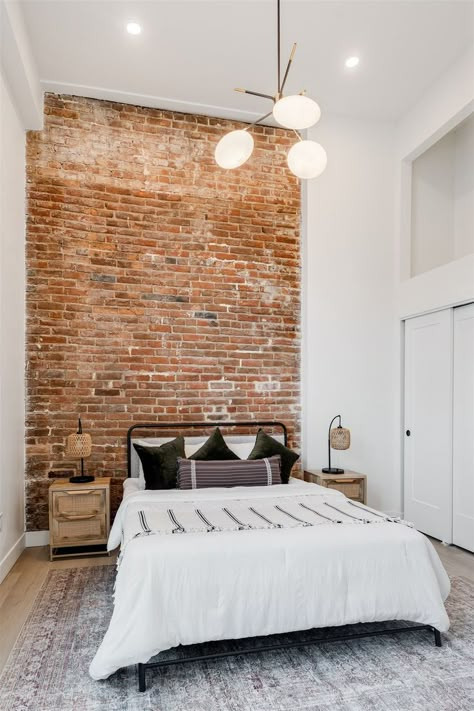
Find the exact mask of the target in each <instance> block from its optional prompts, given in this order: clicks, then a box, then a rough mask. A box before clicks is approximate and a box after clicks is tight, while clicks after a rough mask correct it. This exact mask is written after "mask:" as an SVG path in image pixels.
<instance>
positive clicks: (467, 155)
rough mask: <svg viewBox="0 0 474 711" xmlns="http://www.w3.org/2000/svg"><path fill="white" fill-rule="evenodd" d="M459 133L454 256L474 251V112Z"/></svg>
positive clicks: (457, 138)
mask: <svg viewBox="0 0 474 711" xmlns="http://www.w3.org/2000/svg"><path fill="white" fill-rule="evenodd" d="M454 133H455V138H456V141H455V147H454V150H455V155H454V166H455V170H454V256H455V258H459V257H465V256H466V255H468V254H472V253H473V252H474V114H473V115H471V116H470V118H468V119H467V120H466V121H464V123H462V124H461V126H460V127H459V128H458V129H457V130H456V131H455V132H454Z"/></svg>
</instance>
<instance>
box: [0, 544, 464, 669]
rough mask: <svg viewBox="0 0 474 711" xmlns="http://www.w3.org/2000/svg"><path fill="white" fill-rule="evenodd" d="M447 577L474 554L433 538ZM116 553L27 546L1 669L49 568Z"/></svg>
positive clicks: (5, 608)
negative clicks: (70, 553) (77, 553)
mask: <svg viewBox="0 0 474 711" xmlns="http://www.w3.org/2000/svg"><path fill="white" fill-rule="evenodd" d="M433 544H434V546H435V548H436V550H437V551H438V554H439V556H440V558H441V560H442V561H443V564H444V566H445V568H446V571H447V573H448V575H449V576H450V577H454V576H457V575H462V576H464V577H465V578H469V579H470V580H472V581H473V582H474V554H472V553H468V552H467V551H464V550H462V549H461V548H456V547H455V546H443V545H442V544H441V543H439V542H438V541H434V540H433ZM114 564H115V556H111V557H108V556H95V557H91V558H69V559H64V560H55V561H53V562H50V560H49V554H48V547H47V546H43V547H41V548H26V549H25V550H24V551H23V553H22V554H21V556H20V558H19V559H18V560H17V562H16V563H15V565H14V566H13V568H12V569H11V571H10V572H9V574H8V575H7V577H6V578H5V580H4V581H3V583H2V584H1V585H0V671H1V669H3V667H4V665H5V662H6V661H7V658H8V655H9V654H10V651H11V649H12V647H13V645H14V643H15V640H16V638H17V636H18V634H19V633H20V630H21V628H22V626H23V624H24V622H25V620H26V618H27V617H28V613H29V612H30V610H31V607H32V605H33V602H34V600H35V598H36V595H37V593H38V591H39V590H40V588H41V586H42V585H43V582H44V580H45V578H46V575H47V574H48V571H49V570H54V569H58V568H75V567H78V568H79V567H82V566H93V565H114Z"/></svg>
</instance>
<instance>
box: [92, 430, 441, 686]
mask: <svg viewBox="0 0 474 711" xmlns="http://www.w3.org/2000/svg"><path fill="white" fill-rule="evenodd" d="M211 424H213V423H185V424H183V423H181V424H179V423H178V424H177V423H171V424H170V423H168V424H160V425H156V424H146V425H143V424H141V425H135V426H133V427H131V428H130V430H129V432H128V436H127V451H128V474H129V478H128V479H127V481H126V482H125V484H124V498H123V501H122V503H121V505H120V508H119V510H118V512H117V516H116V518H115V521H114V525H113V527H112V530H111V533H110V538H109V544H108V548H109V550H114V549H115V548H117V547H118V546H120V547H121V551H120V555H119V561H118V570H117V577H116V584H115V594H114V610H113V615H112V619H111V621H110V625H109V628H108V630H107V632H106V634H105V637H104V639H103V641H102V643H101V645H100V647H99V649H98V651H97V653H96V655H95V657H94V659H93V660H92V662H91V665H90V669H89V673H90V675H91V676H92V678H93V679H105V678H107V677H109V676H110V675H111V674H113V673H114V672H115V671H117V670H118V669H120V668H122V667H126V666H129V665H133V664H136V665H137V669H138V683H139V690H140V691H144V690H145V688H146V682H145V674H146V670H147V669H148V668H152V667H160V666H165V665H170V664H177V663H184V662H189V661H196V660H200V659H210V658H218V657H220V656H229V655H231V654H242V653H245V654H248V653H252V652H255V651H263V650H266V649H275V648H276V647H281V646H285V647H292V646H301V645H302V644H303V642H302V641H301V639H296V640H295V641H292V640H289V641H288V639H286V640H285V641H284V643H281V644H280V643H278V642H274V641H273V640H272V643H271V644H265V643H264V642H263V643H262V644H260V645H259V646H258V647H249V646H248V645H247V646H246V647H245V649H240V650H239V649H235V648H234V650H233V651H225V652H219V651H217V652H215V653H212V654H202V655H198V656H196V655H195V656H189V657H186V656H185V657H180V658H179V659H169V658H166V659H164V660H163V659H160V656H159V655H160V653H161V652H164V651H165V650H168V649H171V648H175V647H178V646H179V645H192V644H198V643H202V642H210V641H218V640H229V639H232V640H238V639H243V638H254V637H259V638H264V637H266V636H268V635H275V634H280V633H284V634H286V633H290V632H298V631H303V630H317V629H322V628H329V627H330V628H337V627H341V626H346V625H355V624H356V623H373V622H387V621H399V622H398V623H397V624H394V625H390V626H387V625H385V627H384V628H383V629H376V630H374V629H373V626H370V629H367V631H361V630H360V626H359V627H358V628H357V632H354V633H351V632H349V633H348V632H347V631H346V630H347V628H346V627H345V628H344V634H342V633H341V634H335V635H332V637H331V641H338V640H341V639H351V638H359V637H365V636H373V635H379V634H387V633H392V634H399V633H402V634H404V633H406V632H421V631H429V632H430V633H431V634H433V635H434V642H435V644H436V645H437V646H441V634H440V633H441V632H444V631H446V630H447V629H448V628H449V620H448V617H447V614H446V611H445V607H444V600H445V599H446V597H447V596H448V594H449V589H450V583H449V578H448V576H447V574H446V572H445V570H444V568H443V566H442V564H441V562H440V560H439V558H438V555H437V553H436V551H435V550H434V548H433V546H432V544H431V543H430V541H429V540H428V539H427V538H426V537H425V536H423V535H422V534H421V533H419V532H418V531H416V530H415V529H414V528H413V527H411V526H410V525H408V524H406V522H402V521H399V520H396V519H392V518H390V517H388V516H386V515H385V514H383V513H382V512H377V511H375V510H374V509H371V508H370V507H365V506H363V505H359V504H357V505H356V504H355V503H353V502H350V500H348V499H347V498H346V497H345V496H344V495H343V494H342V493H340V492H337V491H332V490H328V489H326V488H323V487H319V486H318V485H316V484H310V483H306V482H303V481H301V480H298V479H290V482H289V484H277V485H273V486H254V487H241V486H237V487H233V488H208V489H192V490H189V491H183V490H179V489H169V490H165V491H150V490H144V488H143V482H140V471H139V462H138V461H137V458H136V457H134V451H133V446H132V445H133V443H134V442H136V441H139V438H138V437H137V435H136V431H137V429H138V428H140V429H150V430H151V429H155V430H157V429H160V428H162V429H166V430H175V431H177V430H180V429H181V430H184V429H185V430H186V431H190V430H192V428H193V427H196V428H200V429H203V428H204V427H209V426H210V425H211ZM218 424H219V427H221V428H223V429H225V430H226V432H230V433H233V432H234V431H237V432H238V433H239V432H241V431H242V430H243V429H245V428H249V427H254V428H255V427H269V428H271V430H272V432H275V430H279V434H272V436H274V437H275V438H279V439H280V441H281V442H282V443H285V444H286V439H287V435H286V428H285V426H284V425H283V424H282V423H277V422H251V423H248V422H247V423H218ZM225 437H226V441H228V442H230V444H229V446H234V447H236V449H238V450H239V451H240V452H243V451H245V450H246V446H247V447H248V445H249V441H251V436H249V435H245V434H229V435H227V434H226V435H225ZM253 437H255V435H253ZM203 439H204V438H201V441H202V440H203ZM196 440H197V442H196ZM149 441H152V440H149ZM154 441H156V442H157V443H158V442H160V441H167V440H165V438H157V439H156V440H154ZM186 442H187V445H188V443H189V446H190V447H193V446H196V444H199V437H197V438H189V439H188V438H187V439H186ZM187 456H188V455H187ZM170 510H171V511H174V512H175V514H176V512H178V519H179V520H182V521H184V520H186V521H187V520H188V518H189V520H190V517H191V514H193V515H194V513H193V512H196V511H198V512H204V513H205V516H202V518H203V521H205V522H207V524H209V525H210V521H209V519H211V522H212V520H218V517H219V515H221V517H222V511H227V512H229V511H230V512H231V514H232V516H233V518H234V519H236V520H237V522H238V524H243V525H238V524H236V525H235V526H233V527H232V526H231V525H229V527H225V526H222V525H221V526H220V527H212V528H209V526H208V525H207V524H206V523H204V524H202V526H201V528H200V527H199V526H197V525H195V526H194V527H191V526H190V527H189V529H188V530H186V531H184V529H183V530H182V531H181V530H178V531H176V530H173V529H167V530H165V527H164V523H163V522H164V521H165V519H166V514H169V511H170ZM269 511H270V512H271V513H270V514H269V513H268V512H269ZM232 512H233V513H232ZM245 512H247V514H248V516H253V518H251V519H250V518H249V519H248V521H247V520H243V518H244V513H245ZM253 512H254V513H253ZM257 516H258V517H259V521H260V524H261V525H257V524H255V521H256V520H257V519H256V517H257ZM187 517H188V518H187ZM213 517H217V518H215V519H213ZM278 517H279V518H278ZM166 520H168V519H166ZM171 520H173V519H171ZM283 521H284V523H282V522H283ZM249 522H250V523H249ZM230 523H232V521H231V522H230ZM181 528H183V527H181ZM173 532H179V533H181V532H183V533H185V535H166V534H169V533H173ZM402 621H403V622H402ZM260 641H261V640H260ZM321 641H327V637H325V635H322V636H321V635H320V634H315V635H314V636H311V635H310V636H309V637H306V638H305V641H304V644H314V643H318V642H321ZM157 655H158V656H157ZM150 660H152V661H150Z"/></svg>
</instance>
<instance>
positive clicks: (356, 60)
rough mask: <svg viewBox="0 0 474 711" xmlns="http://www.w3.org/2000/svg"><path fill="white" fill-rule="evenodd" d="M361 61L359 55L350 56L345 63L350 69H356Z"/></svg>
mask: <svg viewBox="0 0 474 711" xmlns="http://www.w3.org/2000/svg"><path fill="white" fill-rule="evenodd" d="M359 61H360V60H359V57H348V58H347V59H346V62H345V64H346V67H347V68H348V69H354V67H357V65H358V64H359Z"/></svg>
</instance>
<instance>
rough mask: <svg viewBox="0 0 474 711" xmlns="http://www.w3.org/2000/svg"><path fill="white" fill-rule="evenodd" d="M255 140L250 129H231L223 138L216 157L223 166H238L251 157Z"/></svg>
mask: <svg viewBox="0 0 474 711" xmlns="http://www.w3.org/2000/svg"><path fill="white" fill-rule="evenodd" d="M253 145H254V141H253V138H252V136H251V135H250V133H248V131H231V132H230V133H226V135H225V136H223V137H222V138H221V140H220V141H219V143H218V144H217V146H216V150H215V153H214V157H215V159H216V163H217V165H219V166H220V167H221V168H227V169H228V170H230V169H232V168H238V167H239V166H240V165H243V164H244V163H245V161H246V160H248V159H249V158H250V156H251V155H252V151H253Z"/></svg>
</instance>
